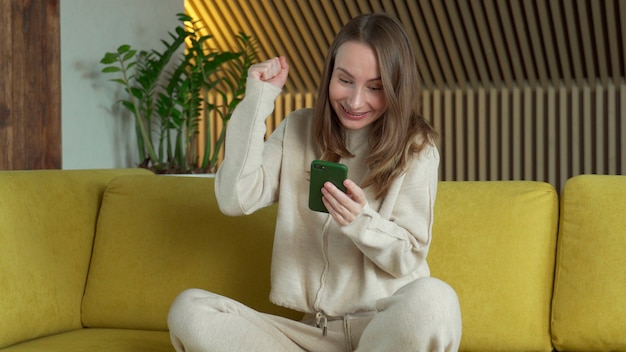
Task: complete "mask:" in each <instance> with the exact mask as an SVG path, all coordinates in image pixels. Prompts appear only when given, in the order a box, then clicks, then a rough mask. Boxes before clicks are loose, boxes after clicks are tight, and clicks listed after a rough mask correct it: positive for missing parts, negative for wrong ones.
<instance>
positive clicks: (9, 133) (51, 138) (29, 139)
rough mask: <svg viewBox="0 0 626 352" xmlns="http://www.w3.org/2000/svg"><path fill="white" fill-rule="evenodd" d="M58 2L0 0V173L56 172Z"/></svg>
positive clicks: (58, 134) (58, 158) (58, 145)
mask: <svg viewBox="0 0 626 352" xmlns="http://www.w3.org/2000/svg"><path fill="white" fill-rule="evenodd" d="M59 30H60V28H59V0H41V1H39V0H37V1H26V0H0V33H2V34H1V35H0V53H2V54H1V55H0V170H29V169H56V168H61V79H60V47H59V45H60V32H59Z"/></svg>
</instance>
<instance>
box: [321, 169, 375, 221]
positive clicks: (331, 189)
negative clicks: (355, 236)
mask: <svg viewBox="0 0 626 352" xmlns="http://www.w3.org/2000/svg"><path fill="white" fill-rule="evenodd" d="M343 185H344V186H345V187H346V193H343V192H342V191H341V190H340V189H339V188H337V187H335V185H333V184H332V183H330V182H326V183H325V184H324V187H323V188H322V195H323V197H322V201H323V202H324V205H325V206H326V209H328V213H329V214H330V215H331V216H332V217H333V218H334V219H335V221H337V223H339V225H341V226H346V225H349V224H350V223H351V222H352V221H354V219H356V217H357V216H359V214H360V213H361V211H362V210H363V207H365V204H367V200H366V199H365V192H364V191H363V189H361V187H359V186H357V184H356V183H354V182H352V181H351V180H345V181H344V182H343Z"/></svg>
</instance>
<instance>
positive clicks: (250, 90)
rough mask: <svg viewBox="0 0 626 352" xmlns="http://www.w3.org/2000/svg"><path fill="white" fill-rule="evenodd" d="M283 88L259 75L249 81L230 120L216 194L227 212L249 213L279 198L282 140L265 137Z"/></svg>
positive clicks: (216, 184) (221, 206)
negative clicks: (262, 78) (275, 140)
mask: <svg viewBox="0 0 626 352" xmlns="http://www.w3.org/2000/svg"><path fill="white" fill-rule="evenodd" d="M280 92H281V90H280V89H279V88H277V87H276V86H273V85H271V84H269V83H266V82H262V81H259V80H256V79H252V78H248V80H247V82H246V95H245V97H244V99H243V100H242V101H241V102H240V103H239V105H238V106H237V108H236V109H235V111H234V112H233V115H232V117H231V119H230V121H229V124H228V129H227V131H226V141H225V154H224V160H223V161H222V164H221V165H220V167H219V169H218V171H217V175H216V177H215V195H216V197H217V201H218V204H219V207H220V210H221V211H222V212H223V213H224V214H226V215H233V216H235V215H244V214H250V213H252V212H254V211H255V210H257V209H259V208H262V207H264V206H267V205H269V204H271V203H273V202H274V201H275V199H276V195H277V189H278V176H279V172H280V154H281V152H280V150H278V151H275V150H273V149H276V148H280V144H279V143H273V144H271V145H270V146H266V143H265V141H264V139H265V132H266V127H265V120H266V118H267V117H268V116H269V115H270V114H271V113H272V111H273V110H274V101H275V99H276V98H277V97H278V95H279V94H280ZM275 133H280V132H278V131H276V132H275Z"/></svg>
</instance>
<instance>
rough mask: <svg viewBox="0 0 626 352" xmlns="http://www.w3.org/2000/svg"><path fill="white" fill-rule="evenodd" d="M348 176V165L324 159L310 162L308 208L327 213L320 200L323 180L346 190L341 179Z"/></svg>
mask: <svg viewBox="0 0 626 352" xmlns="http://www.w3.org/2000/svg"><path fill="white" fill-rule="evenodd" d="M346 178H348V167H347V166H346V165H344V164H340V163H333V162H330V161H324V160H313V162H311V184H310V188H309V209H311V210H314V211H319V212H324V213H328V209H326V206H324V202H322V187H323V186H324V183H325V182H328V181H329V182H331V183H332V184H334V185H335V186H336V187H337V188H339V189H340V190H342V191H343V192H345V191H346V187H345V186H344V185H343V181H344V180H345V179H346Z"/></svg>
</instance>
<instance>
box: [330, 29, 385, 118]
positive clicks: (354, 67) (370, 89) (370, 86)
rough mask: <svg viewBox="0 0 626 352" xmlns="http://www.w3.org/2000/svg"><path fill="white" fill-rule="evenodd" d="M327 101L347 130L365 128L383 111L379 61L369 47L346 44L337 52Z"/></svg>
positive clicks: (354, 42)
mask: <svg viewBox="0 0 626 352" xmlns="http://www.w3.org/2000/svg"><path fill="white" fill-rule="evenodd" d="M328 98H329V100H330V104H331V106H332V107H333V109H334V110H335V112H336V113H337V116H338V117H339V121H340V122H341V124H342V125H343V126H344V127H345V128H347V129H350V130H357V129H360V128H363V127H365V126H368V125H369V124H371V123H372V122H374V121H376V120H377V119H378V118H379V117H380V116H381V115H382V114H383V113H384V112H385V109H386V107H387V104H386V102H385V95H384V93H383V84H382V81H381V79H380V70H379V68H378V58H377V57H376V53H375V52H374V50H373V49H372V48H371V47H369V46H367V45H365V44H363V43H360V42H357V41H349V42H345V43H343V44H342V45H341V46H340V47H339V48H338V49H337V55H336V57H335V67H334V68H333V73H332V76H331V78H330V85H329V88H328Z"/></svg>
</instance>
